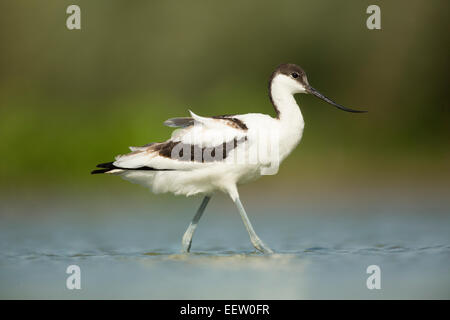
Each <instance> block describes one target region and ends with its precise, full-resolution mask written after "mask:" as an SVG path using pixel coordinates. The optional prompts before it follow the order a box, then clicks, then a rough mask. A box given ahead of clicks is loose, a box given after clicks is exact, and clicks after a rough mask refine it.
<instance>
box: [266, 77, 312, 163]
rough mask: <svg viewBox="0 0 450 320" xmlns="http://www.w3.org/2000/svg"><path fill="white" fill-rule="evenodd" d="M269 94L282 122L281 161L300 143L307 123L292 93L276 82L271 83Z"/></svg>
mask: <svg viewBox="0 0 450 320" xmlns="http://www.w3.org/2000/svg"><path fill="white" fill-rule="evenodd" d="M269 92H270V93H269V95H270V101H271V102H272V104H273V107H274V108H275V112H276V113H277V119H278V121H279V122H280V126H279V130H280V131H279V133H280V135H279V143H280V144H279V150H280V159H281V160H283V159H284V158H286V157H287V156H288V155H289V154H290V153H291V152H292V150H294V149H295V147H296V146H297V145H298V143H299V142H300V140H301V138H302V135H303V128H304V126H305V123H304V121H303V116H302V112H301V111H300V108H299V106H298V105H297V102H296V101H295V99H294V95H293V93H292V92H290V91H289V90H288V89H286V88H285V87H283V86H281V85H278V84H277V83H276V82H272V83H271V85H270V88H269Z"/></svg>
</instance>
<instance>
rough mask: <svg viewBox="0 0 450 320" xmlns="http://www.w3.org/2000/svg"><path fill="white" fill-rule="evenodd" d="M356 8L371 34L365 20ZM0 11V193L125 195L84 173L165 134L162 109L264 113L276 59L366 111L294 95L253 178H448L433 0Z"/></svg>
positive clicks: (117, 4) (443, 32)
mask: <svg viewBox="0 0 450 320" xmlns="http://www.w3.org/2000/svg"><path fill="white" fill-rule="evenodd" d="M70 4H78V5H79V6H80V7H81V19H82V22H81V25H82V29H81V30H79V31H77V30H73V31H69V30H67V28H66V25H65V21H66V18H67V16H68V15H67V14H66V8H67V6H68V5H70ZM370 4H378V5H380V7H381V19H382V22H381V25H382V30H368V29H367V28H366V19H367V17H368V15H367V14H366V8H367V6H368V5H370ZM0 12H1V19H0V43H1V50H0V70H1V72H0V137H1V139H0V141H1V163H2V165H1V166H0V188H1V190H3V192H8V193H11V194H15V193H16V191H19V190H20V191H23V192H24V191H28V192H30V193H34V192H46V191H45V190H59V191H62V192H68V193H70V192H71V191H73V190H78V191H80V190H95V189H99V188H102V189H101V190H119V191H120V192H122V191H124V190H126V191H129V192H134V191H136V190H137V187H131V186H130V185H129V184H127V183H125V182H123V181H119V180H120V179H114V180H115V181H114V182H113V181H112V179H110V178H107V177H99V176H90V175H89V172H90V170H91V169H93V167H94V166H95V164H97V163H99V162H105V161H110V160H111V159H112V157H113V156H114V155H116V154H120V153H125V152H127V147H128V146H130V145H142V144H145V143H148V142H152V141H161V140H165V139H166V138H168V137H169V135H170V133H171V129H170V128H167V127H164V126H163V124H162V123H163V121H164V120H166V119H168V118H171V117H176V116H185V115H187V109H188V108H189V109H192V110H193V111H194V112H196V113H197V114H200V115H205V116H208V115H217V114H229V113H248V112H261V113H269V114H272V115H273V114H274V113H273V110H272V107H271V104H270V102H269V100H268V95H267V80H268V77H269V75H270V74H271V72H272V71H273V69H274V68H275V67H276V66H277V65H278V64H280V63H285V62H289V63H296V64H299V65H300V66H302V67H303V68H304V69H305V71H306V73H307V75H308V78H309V81H310V83H311V84H312V85H313V86H314V87H316V88H317V89H319V90H320V91H321V92H323V93H324V94H326V95H327V96H330V97H331V98H333V99H334V100H336V101H337V102H339V103H341V104H343V105H346V106H349V107H354V108H361V109H366V110H369V113H368V114H364V115H358V114H356V115H355V114H349V113H345V112H340V111H338V110H336V109H334V108H332V107H331V106H329V105H326V104H325V103H323V102H322V101H319V100H317V99H315V98H314V97H312V96H304V95H300V96H298V97H297V101H298V102H299V104H300V106H301V108H302V112H303V115H304V117H305V122H306V127H305V132H304V136H303V140H302V142H301V144H300V146H299V147H298V148H297V149H296V150H295V151H294V152H293V154H292V155H291V157H289V158H288V159H287V160H286V161H285V163H284V164H283V166H282V167H281V171H280V173H279V175H278V176H277V177H269V178H264V179H261V180H260V181H259V182H257V183H256V184H255V185H254V186H256V190H257V189H258V187H259V188H270V190H272V191H286V190H291V189H292V188H289V187H285V188H279V186H294V188H293V189H294V190H298V189H299V188H304V189H305V190H314V188H316V190H323V188H325V187H328V188H330V189H333V190H337V187H339V190H342V189H343V188H344V187H345V185H349V186H350V187H349V188H353V189H361V188H370V187H375V186H376V187H377V188H380V187H382V188H385V187H386V188H388V187H389V188H402V187H404V186H408V187H411V186H416V187H417V188H419V189H424V190H425V189H426V190H428V189H430V188H433V187H436V188H439V189H440V190H448V186H449V184H448V181H449V178H450V166H449V163H450V151H449V142H450V139H449V138H450V126H449V122H450V111H449V105H448V92H447V91H448V72H449V70H450V68H449V59H448V57H449V47H448V30H449V16H448V12H449V2H448V1H447V0H442V1H437V0H436V1H432V2H428V1H362V0H352V1H334V0H327V1H313V0H309V1H299V0H296V1H290V0H282V1H270V2H269V1H264V2H263V1H256V0H251V1H234V0H233V1H226V2H218V1H207V0H200V1H189V2H182V1H174V0H168V1H142V0H139V1H123V0H122V1H111V0H108V1H106V0H97V1H83V0H79V1H65V0H64V1H63V0H60V1H48V0H41V1H12V0H5V1H2V2H1V3H0ZM105 178H106V179H105ZM442 187H443V188H444V189H442ZM251 188H255V187H251ZM344 189H345V188H344ZM145 192H146V191H145Z"/></svg>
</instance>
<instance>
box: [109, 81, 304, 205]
mask: <svg viewBox="0 0 450 320" xmlns="http://www.w3.org/2000/svg"><path fill="white" fill-rule="evenodd" d="M284 78H285V76H284V75H279V76H277V77H276V78H275V79H274V80H273V85H272V98H273V100H274V102H275V103H276V104H277V107H278V109H279V115H280V116H279V118H273V117H271V116H269V115H264V114H260V113H250V114H243V115H233V116H232V118H234V119H238V120H239V121H241V122H242V123H243V124H245V126H246V129H245V130H243V129H241V128H239V127H234V126H230V122H229V120H228V119H226V118H225V119H214V118H204V117H200V116H197V115H195V114H194V113H192V112H191V116H192V118H193V119H194V124H193V125H190V126H187V127H185V128H181V129H177V130H175V131H174V133H173V134H172V138H171V139H170V141H174V142H182V143H185V144H191V145H192V144H194V145H198V146H200V145H201V146H203V147H212V146H217V145H221V144H222V143H224V142H227V141H230V139H242V138H245V137H247V140H246V141H245V142H246V143H240V144H239V145H238V146H237V147H236V148H234V149H233V150H232V151H231V152H230V153H229V154H228V156H227V157H226V158H225V159H220V160H219V161H211V162H201V161H185V160H184V161H183V160H180V159H176V158H172V157H164V156H161V155H159V154H158V152H157V151H156V150H152V147H154V145H150V146H148V147H142V148H139V147H137V148H132V150H134V151H133V152H132V153H130V154H126V155H123V156H118V157H117V158H116V161H115V162H114V165H115V166H117V167H122V168H138V167H142V166H146V167H152V168H155V169H165V171H142V170H120V169H117V170H113V171H111V172H110V173H113V174H117V175H120V176H121V177H123V178H124V179H126V180H128V181H131V182H133V183H138V184H141V185H144V186H146V187H149V188H150V189H151V190H152V192H154V193H165V192H170V193H173V194H176V195H186V196H192V195H196V194H211V193H214V192H215V191H222V192H225V193H228V194H229V195H230V196H231V198H232V199H233V200H234V199H235V198H236V197H237V196H238V194H237V188H236V186H237V185H239V184H242V183H246V182H249V181H253V180H255V179H257V178H259V177H260V176H261V175H263V174H265V173H264V172H265V169H267V168H270V167H272V166H277V165H279V163H281V162H282V161H283V160H284V159H285V158H286V157H287V156H288V155H289V154H290V153H291V152H292V150H293V149H294V148H295V147H296V146H297V144H298V143H299V142H300V139H301V137H302V133H303V127H304V122H303V117H302V114H301V112H300V109H299V107H298V105H297V103H296V101H295V99H294V97H293V92H296V91H295V90H294V89H295V87H294V88H290V87H289V86H286V85H284V82H285V80H286V79H284ZM286 78H287V77H286ZM269 133H270V134H269ZM271 138H272V140H271V141H268V140H269V139H271ZM261 139H264V141H261ZM273 139H275V140H273ZM268 144H270V146H269V149H270V150H269V151H268V152H266V153H264V152H260V151H258V150H257V149H259V148H261V146H266V145H268ZM274 144H276V145H274ZM252 152H253V154H258V157H256V159H254V161H251V160H249V159H248V158H249V155H250V154H252ZM271 152H276V153H277V154H276V155H275V157H274V155H273V154H269V153H271ZM261 153H264V155H263V156H261ZM239 159H240V160H242V161H239ZM273 161H276V162H278V163H273ZM167 169H170V170H172V171H169V170H167Z"/></svg>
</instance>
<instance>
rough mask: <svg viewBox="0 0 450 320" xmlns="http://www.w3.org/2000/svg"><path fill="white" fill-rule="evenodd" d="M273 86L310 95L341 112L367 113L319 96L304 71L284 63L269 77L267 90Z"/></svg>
mask: <svg viewBox="0 0 450 320" xmlns="http://www.w3.org/2000/svg"><path fill="white" fill-rule="evenodd" d="M273 85H275V86H276V87H278V88H283V90H286V91H287V92H289V93H290V94H296V93H309V94H312V95H314V96H316V97H317V98H320V99H322V100H324V101H326V102H328V103H329V104H331V105H333V106H335V107H336V108H338V109H340V110H343V111H347V112H355V113H361V112H367V111H363V110H354V109H350V108H347V107H344V106H341V105H340V104H337V103H336V102H334V101H333V100H331V99H330V98H327V97H326V96H324V95H323V94H321V93H320V92H319V91H317V90H316V89H314V88H313V87H311V85H310V84H309V82H308V78H307V77H306V73H305V71H303V69H302V68H300V67H299V66H297V65H296V64H292V63H285V64H281V65H279V66H278V67H277V68H276V69H275V71H274V72H273V73H272V76H271V77H270V81H269V90H271V88H272V86H273Z"/></svg>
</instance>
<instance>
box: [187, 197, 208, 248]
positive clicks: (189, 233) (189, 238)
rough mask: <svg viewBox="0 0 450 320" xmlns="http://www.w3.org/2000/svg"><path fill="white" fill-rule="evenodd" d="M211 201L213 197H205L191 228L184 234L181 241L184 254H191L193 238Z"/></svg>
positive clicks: (190, 225)
mask: <svg viewBox="0 0 450 320" xmlns="http://www.w3.org/2000/svg"><path fill="white" fill-rule="evenodd" d="M210 199H211V196H205V197H204V198H203V201H202V204H201V205H200V207H199V208H198V210H197V213H196V214H195V216H194V218H193V219H192V221H191V223H190V224H189V227H188V228H187V230H186V232H185V233H184V236H183V240H182V241H181V246H182V250H183V252H189V250H191V244H192V237H193V236H194V231H195V228H197V224H198V221H199V220H200V218H201V217H202V215H203V212H204V211H205V208H206V206H207V205H208V202H209V200H210Z"/></svg>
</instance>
